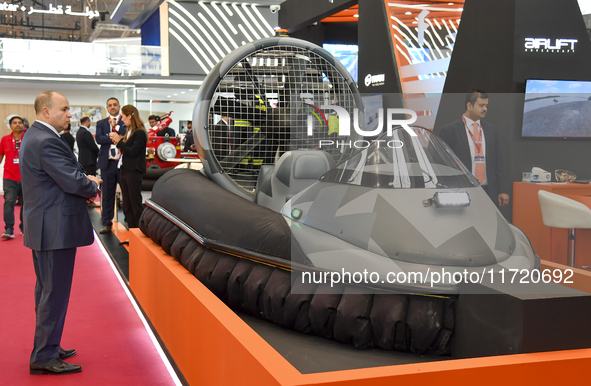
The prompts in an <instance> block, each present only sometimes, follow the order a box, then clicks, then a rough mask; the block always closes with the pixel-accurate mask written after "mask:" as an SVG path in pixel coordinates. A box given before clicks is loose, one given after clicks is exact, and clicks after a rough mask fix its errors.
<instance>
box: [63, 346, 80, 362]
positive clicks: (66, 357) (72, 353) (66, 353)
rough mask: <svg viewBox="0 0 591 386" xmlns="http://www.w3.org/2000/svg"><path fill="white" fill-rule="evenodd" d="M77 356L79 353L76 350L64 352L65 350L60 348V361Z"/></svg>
mask: <svg viewBox="0 0 591 386" xmlns="http://www.w3.org/2000/svg"><path fill="white" fill-rule="evenodd" d="M76 354H77V352H76V350H75V349H70V350H64V349H63V348H60V359H68V358H71V357H73V356H74V355H76Z"/></svg>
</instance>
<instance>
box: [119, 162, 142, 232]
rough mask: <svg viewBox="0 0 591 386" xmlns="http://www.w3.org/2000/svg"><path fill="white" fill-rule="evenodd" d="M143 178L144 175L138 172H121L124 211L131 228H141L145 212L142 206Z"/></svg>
mask: <svg viewBox="0 0 591 386" xmlns="http://www.w3.org/2000/svg"><path fill="white" fill-rule="evenodd" d="M142 178H143V175H142V173H141V172H139V171H137V170H134V171H131V172H126V171H124V170H121V195H122V197H123V211H124V213H125V221H126V222H127V226H128V227H129V228H137V227H139V224H140V217H141V215H142V212H143V211H144V207H143V205H142Z"/></svg>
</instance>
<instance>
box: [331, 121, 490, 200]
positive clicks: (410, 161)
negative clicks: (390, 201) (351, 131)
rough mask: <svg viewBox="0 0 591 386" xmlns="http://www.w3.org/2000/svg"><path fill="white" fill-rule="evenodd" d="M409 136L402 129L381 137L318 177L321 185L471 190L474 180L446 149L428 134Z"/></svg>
mask: <svg viewBox="0 0 591 386" xmlns="http://www.w3.org/2000/svg"><path fill="white" fill-rule="evenodd" d="M411 129H412V131H413V132H414V133H415V134H416V136H411V135H410V134H409V133H408V132H407V131H406V130H405V129H403V128H402V127H398V128H395V129H394V130H393V131H392V136H387V133H384V134H383V135H381V136H380V137H378V138H377V139H376V140H374V141H372V142H371V143H370V142H368V141H357V142H356V144H360V143H368V144H369V146H367V148H365V149H363V150H361V151H359V152H358V153H356V154H355V155H353V156H352V157H351V158H349V159H347V160H346V161H344V162H342V163H340V164H339V165H337V166H336V167H335V168H333V169H332V170H330V171H329V172H327V173H326V174H324V175H323V176H322V177H320V181H322V182H336V183H340V184H348V185H358V186H364V187H368V188H394V189H416V188H431V189H432V188H437V189H446V188H454V189H457V188H471V187H476V186H478V185H479V184H478V180H476V179H475V178H474V177H473V176H472V175H471V174H470V173H469V172H468V170H467V169H466V167H465V166H464V165H463V164H462V162H461V161H460V160H459V159H458V158H457V157H456V156H455V155H454V154H453V152H452V151H451V150H450V149H449V147H448V146H447V145H446V144H445V143H444V142H443V141H442V140H441V139H439V138H438V137H437V136H436V135H434V134H433V133H432V132H431V131H430V130H428V129H424V128H420V127H411Z"/></svg>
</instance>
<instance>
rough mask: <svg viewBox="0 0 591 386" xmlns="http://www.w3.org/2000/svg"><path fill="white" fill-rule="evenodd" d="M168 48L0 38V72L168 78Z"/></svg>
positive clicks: (117, 43) (133, 44) (132, 44)
mask: <svg viewBox="0 0 591 386" xmlns="http://www.w3.org/2000/svg"><path fill="white" fill-rule="evenodd" d="M167 50H168V48H161V47H157V46H141V45H140V44H139V41H138V42H137V44H136V43H135V42H132V43H131V44H128V43H125V42H116V43H111V42H109V43H105V42H102V43H79V42H65V41H48V40H25V39H6V38H5V39H0V71H2V72H20V73H31V74H40V73H41V74H56V75H57V74H59V75H121V76H140V75H157V76H159V75H168V70H167V69H168V63H167V62H166V63H163V60H167V58H168V51H167Z"/></svg>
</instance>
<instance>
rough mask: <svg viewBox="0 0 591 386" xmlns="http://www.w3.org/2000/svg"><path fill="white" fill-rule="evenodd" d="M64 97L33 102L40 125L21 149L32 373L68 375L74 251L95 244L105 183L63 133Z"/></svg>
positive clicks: (50, 95) (71, 368) (49, 95)
mask: <svg viewBox="0 0 591 386" xmlns="http://www.w3.org/2000/svg"><path fill="white" fill-rule="evenodd" d="M69 110H70V106H69V104H68V100H67V99H66V97H65V96H63V95H62V94H60V93H57V92H53V91H46V92H43V93H41V94H39V95H38V96H37V98H36V99H35V112H36V114H37V120H36V121H35V122H34V123H33V125H32V126H31V127H30V128H29V130H27V135H26V136H25V137H24V139H23V142H22V145H21V149H20V157H19V159H20V161H19V163H20V165H21V179H22V187H23V199H24V202H26V205H25V207H24V224H25V227H24V245H25V246H26V247H28V248H31V249H32V251H33V265H34V267H35V274H36V276H37V282H36V284H35V312H36V315H37V318H36V326H35V339H34V348H33V352H32V353H31V360H30V373H31V374H70V373H75V372H79V371H81V370H82V366H79V365H73V364H70V363H66V362H64V361H63V359H65V358H69V357H71V356H74V355H76V350H63V349H61V347H60V342H61V337H62V331H63V328H64V322H65V320H66V313H67V310H68V302H69V299H70V288H71V285H72V276H73V273H74V261H75V257H76V248H77V247H81V246H84V245H90V244H92V243H93V241H94V236H93V233H92V224H91V222H90V217H89V215H88V211H87V209H86V204H87V201H88V200H89V199H91V198H92V197H94V196H96V194H97V191H98V185H99V183H100V182H101V181H100V180H99V179H98V178H96V177H94V176H86V175H84V173H83V171H82V170H81V168H80V167H79V166H78V162H77V160H76V157H75V156H74V153H72V151H71V150H70V148H69V147H68V145H67V143H66V142H65V141H64V140H63V139H62V138H60V136H59V133H60V132H61V131H63V130H65V129H66V128H67V127H68V124H69V123H70V118H71V117H72V114H70V111H69Z"/></svg>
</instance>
